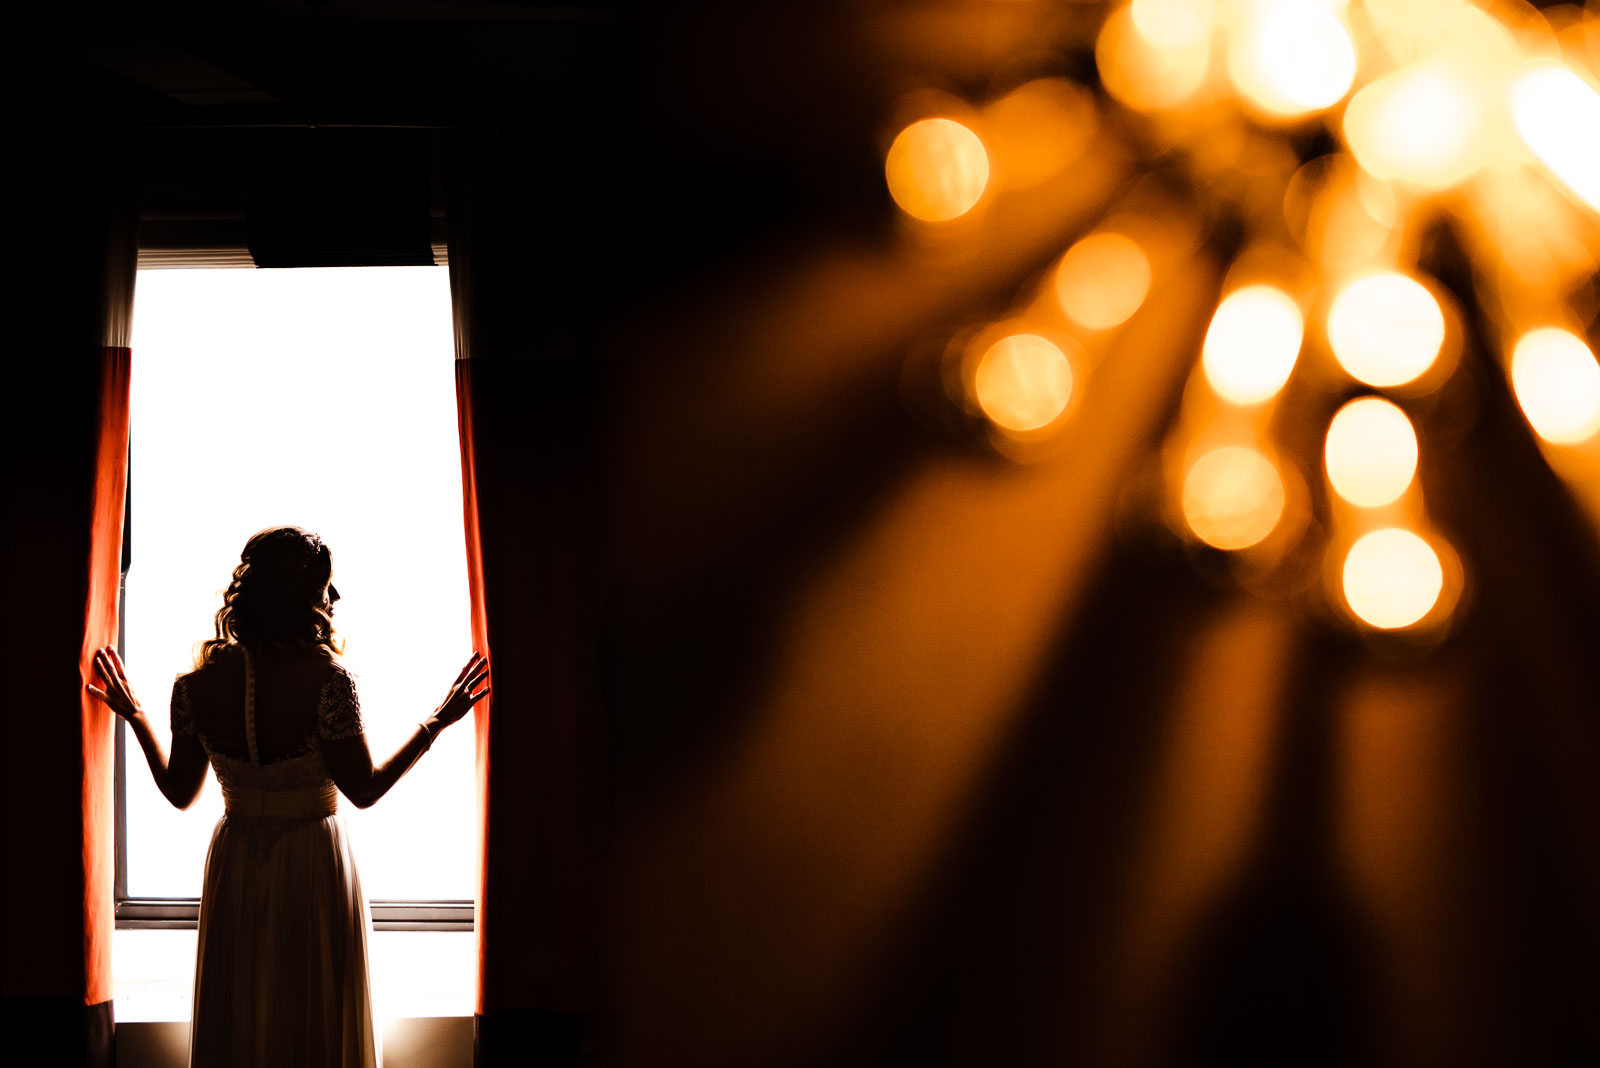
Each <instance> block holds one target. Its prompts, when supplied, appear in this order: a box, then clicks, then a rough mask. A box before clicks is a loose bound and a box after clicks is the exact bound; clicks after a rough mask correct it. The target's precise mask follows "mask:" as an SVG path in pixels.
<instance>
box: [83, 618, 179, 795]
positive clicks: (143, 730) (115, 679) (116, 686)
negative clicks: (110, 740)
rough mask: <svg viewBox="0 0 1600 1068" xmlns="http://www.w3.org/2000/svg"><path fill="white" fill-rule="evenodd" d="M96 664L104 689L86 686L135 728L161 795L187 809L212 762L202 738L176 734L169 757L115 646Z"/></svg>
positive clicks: (101, 652) (100, 653)
mask: <svg viewBox="0 0 1600 1068" xmlns="http://www.w3.org/2000/svg"><path fill="white" fill-rule="evenodd" d="M94 666H95V670H96V671H98V672H99V673H100V681H101V682H103V683H104V684H105V688H104V689H102V688H101V687H99V686H96V685H94V684H93V683H89V684H88V685H86V686H85V687H84V688H85V689H86V690H88V691H89V692H90V693H91V694H93V695H94V696H96V697H98V698H100V700H102V701H104V702H105V703H106V704H107V705H109V706H110V707H111V711H113V712H115V713H116V714H117V715H118V716H120V717H122V719H123V720H125V721H126V722H127V724H128V726H129V727H130V728H131V729H132V730H133V736H134V737H135V738H137V739H139V748H140V749H141V750H143V751H144V759H145V762H146V763H147V764H149V765H150V775H151V777H153V778H154V779H155V781H156V787H157V788H158V789H159V790H160V791H161V796H163V797H165V798H166V799H167V800H168V801H170V802H171V803H172V805H173V807H175V808H188V807H189V806H190V805H192V804H194V799H195V798H197V797H199V796H200V787H201V786H202V785H204V783H205V781H206V766H207V764H208V763H209V762H208V761H207V760H206V751H205V749H204V748H203V747H202V746H201V745H200V740H199V739H198V738H196V737H194V736H193V735H189V734H179V735H177V736H175V737H174V738H173V739H172V754H171V756H170V758H169V756H168V755H167V753H166V751H165V750H164V749H163V748H162V745H161V739H160V738H158V737H156V733H155V728H154V727H153V726H152V725H151V723H150V717H149V716H147V715H145V713H144V708H143V707H142V706H141V705H140V704H139V699H138V698H137V697H135V696H134V694H133V687H132V686H131V685H129V683H128V673H127V670H126V669H125V668H124V667H123V664H122V657H120V656H118V655H117V650H116V648H115V647H114V646H110V645H108V646H106V647H105V648H103V649H99V650H96V652H95V654H94Z"/></svg>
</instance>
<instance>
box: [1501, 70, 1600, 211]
mask: <svg viewBox="0 0 1600 1068" xmlns="http://www.w3.org/2000/svg"><path fill="white" fill-rule="evenodd" d="M1511 115H1512V119H1513V121H1514V122H1515V123H1516V126H1517V132H1518V133H1520V134H1521V135H1522V138H1523V140H1524V141H1526V142H1527V144H1528V147H1529V148H1530V149H1531V150H1532V151H1533V154H1534V155H1536V156H1538V157H1539V159H1540V160H1541V161H1543V163H1544V165H1545V166H1547V167H1549V168H1550V170H1551V172H1552V173H1554V174H1555V176H1556V177H1557V178H1559V179H1560V180H1561V181H1562V183H1563V184H1565V185H1566V187H1567V188H1568V189H1570V190H1572V192H1573V193H1575V194H1576V195H1577V196H1578V198H1579V199H1580V200H1582V201H1583V202H1584V203H1585V204H1587V205H1589V207H1591V208H1593V209H1594V210H1595V211H1600V93H1597V92H1595V90H1594V87H1593V86H1591V85H1590V84H1589V83H1588V82H1585V81H1584V80H1583V79H1582V78H1580V77H1578V75H1576V74H1574V73H1573V72H1572V71H1570V70H1568V69H1567V68H1565V67H1562V66H1559V65H1556V64H1545V65H1541V66H1538V67H1535V68H1533V69H1532V70H1530V71H1527V72H1526V73H1524V74H1523V75H1522V76H1521V77H1519V78H1518V79H1517V80H1516V82H1515V83H1514V84H1513V85H1512V88H1511Z"/></svg>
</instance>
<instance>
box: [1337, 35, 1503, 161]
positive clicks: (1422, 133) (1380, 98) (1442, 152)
mask: <svg viewBox="0 0 1600 1068" xmlns="http://www.w3.org/2000/svg"><path fill="white" fill-rule="evenodd" d="M1482 126H1483V116H1482V109H1481V105H1480V103H1479V100H1478V97H1477V94H1476V93H1475V92H1474V90H1473V89H1472V87H1471V86H1470V85H1469V84H1467V82H1466V81H1465V80H1464V78H1463V76H1462V75H1461V74H1460V73H1459V72H1457V71H1456V70H1454V69H1452V68H1450V67H1447V66H1444V65H1440V64H1434V65H1424V66H1419V67H1413V68H1409V69H1406V70H1402V71H1400V72H1398V73H1396V74H1391V75H1389V76H1388V77H1387V78H1383V79H1381V80H1379V81H1376V82H1373V83H1372V84H1371V85H1369V86H1367V87H1366V88H1365V89H1362V90H1361V91H1360V92H1358V93H1357V94H1356V95H1355V96H1354V97H1352V98H1351V100H1350V105H1349V106H1348V107H1347V108H1345V113H1344V137H1345V141H1346V142H1348V143H1349V145H1350V150H1351V151H1352V152H1354V153H1355V157H1356V159H1357V161H1359V162H1360V164H1361V166H1362V167H1364V168H1365V169H1366V170H1367V172H1368V173H1369V174H1372V175H1373V176H1375V177H1378V178H1389V179H1394V180H1398V181H1403V182H1410V183H1413V184H1415V185H1419V186H1423V187H1425V188H1428V189H1445V188H1448V187H1449V186H1452V185H1455V184H1457V183H1459V182H1461V181H1464V180H1465V179H1467V178H1469V177H1471V175H1472V173H1473V172H1474V171H1476V170H1477V169H1478V167H1479V165H1480V164H1481V163H1482V162H1483V159H1482V145H1481V142H1480V136H1479V135H1480V132H1481V129H1482Z"/></svg>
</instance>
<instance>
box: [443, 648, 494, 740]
mask: <svg viewBox="0 0 1600 1068" xmlns="http://www.w3.org/2000/svg"><path fill="white" fill-rule="evenodd" d="M488 677H489V661H488V660H487V659H485V658H484V656H483V654H482V653H473V654H472V659H471V660H468V661H467V666H466V667H464V668H462V669H461V674H459V675H457V676H456V681H455V682H454V683H452V684H451V686H450V696H448V697H446V698H445V699H444V704H442V705H440V706H439V709H438V711H436V712H434V714H433V718H434V721H435V722H437V723H438V725H439V726H440V727H441V728H444V727H448V726H449V725H450V724H452V723H455V722H456V721H458V720H460V719H461V718H462V717H463V716H465V715H466V714H467V713H468V712H470V711H471V710H472V706H473V705H475V704H477V703H478V702H479V701H481V700H483V699H484V698H485V697H488V696H489V687H488V686H484V687H483V689H481V690H480V689H478V684H479V683H481V682H483V681H484V680H485V679H487V678H488Z"/></svg>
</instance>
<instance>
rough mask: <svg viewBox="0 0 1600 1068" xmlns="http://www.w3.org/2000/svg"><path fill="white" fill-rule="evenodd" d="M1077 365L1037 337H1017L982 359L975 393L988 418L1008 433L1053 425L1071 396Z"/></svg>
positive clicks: (1002, 342)
mask: <svg viewBox="0 0 1600 1068" xmlns="http://www.w3.org/2000/svg"><path fill="white" fill-rule="evenodd" d="M1072 378H1073V376H1072V364H1071V363H1070V362H1069V361H1068V360H1067V357H1066V355H1065V354H1064V353H1062V351H1061V350H1060V349H1059V348H1057V347H1056V346H1055V345H1054V344H1053V343H1052V342H1050V341H1049V340H1048V339H1046V338H1042V337H1040V336H1039V335H1038V334H1012V335H1011V336H1010V337H1004V338H1001V339H1000V340H999V341H997V342H995V343H994V344H993V345H991V346H989V348H988V350H987V351H986V352H984V354H983V356H982V357H980V358H979V360H978V367H977V371H976V372H975V375H974V382H973V390H974V392H975V393H976V394H977V399H978V404H979V406H980V407H982V408H983V413H984V415H986V416H988V417H989V419H990V420H991V421H992V422H994V424H995V425H996V426H999V427H1001V428H1002V429H1005V430H1016V431H1029V430H1038V429H1040V428H1042V427H1045V426H1048V425H1049V424H1050V423H1052V422H1054V421H1055V420H1056V419H1057V418H1059V417H1060V415H1061V413H1062V412H1063V411H1065V410H1066V407H1067V401H1068V400H1070V399H1071V397H1072Z"/></svg>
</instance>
